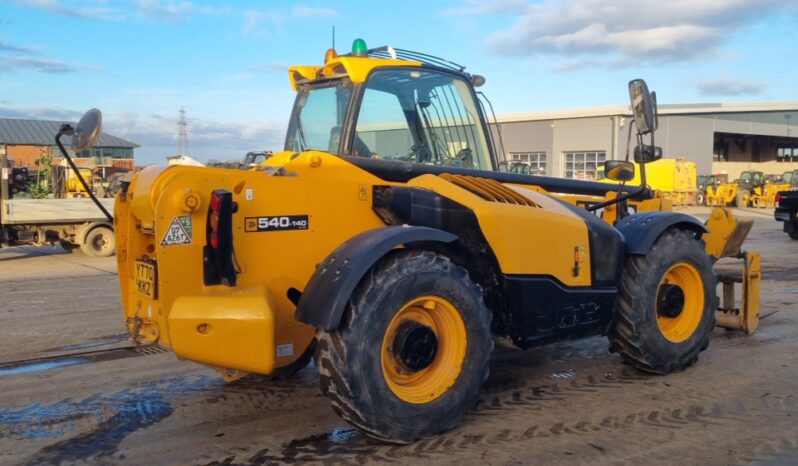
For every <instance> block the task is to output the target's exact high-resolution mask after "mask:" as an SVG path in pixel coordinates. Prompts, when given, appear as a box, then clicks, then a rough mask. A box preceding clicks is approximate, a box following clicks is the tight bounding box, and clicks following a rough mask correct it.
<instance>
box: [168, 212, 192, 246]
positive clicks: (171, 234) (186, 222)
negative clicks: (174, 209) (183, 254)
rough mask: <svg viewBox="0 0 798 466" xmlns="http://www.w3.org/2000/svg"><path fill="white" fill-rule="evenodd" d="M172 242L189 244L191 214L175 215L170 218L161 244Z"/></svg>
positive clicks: (170, 243)
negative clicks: (170, 221) (170, 220)
mask: <svg viewBox="0 0 798 466" xmlns="http://www.w3.org/2000/svg"><path fill="white" fill-rule="evenodd" d="M172 244H191V215H182V216H177V217H175V218H173V219H172V223H170V224H169V228H167V229H166V234H165V235H164V236H163V240H162V241H161V246H170V245H172Z"/></svg>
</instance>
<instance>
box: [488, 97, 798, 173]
mask: <svg viewBox="0 0 798 466" xmlns="http://www.w3.org/2000/svg"><path fill="white" fill-rule="evenodd" d="M497 120H498V128H499V131H500V133H501V140H502V142H503V146H504V147H503V152H504V156H505V159H506V160H507V161H512V160H517V161H523V162H527V163H528V164H529V168H530V169H531V171H533V172H535V171H538V172H539V173H545V174H547V175H550V176H558V177H565V178H584V179H592V178H593V177H594V176H595V171H596V167H597V166H600V164H601V163H602V162H604V161H605V160H608V159H621V158H623V157H624V154H625V151H626V138H627V133H628V130H629V123H630V122H631V121H632V113H631V110H630V108H629V106H624V105H618V106H608V107H596V108H583V109H572V110H557V111H544V112H530V113H515V114H504V115H499V116H498V118H497ZM632 144H633V145H634V137H633V138H632ZM656 144H657V145H658V146H660V147H662V149H663V154H664V157H667V158H676V157H684V158H686V159H688V160H693V161H695V162H696V164H697V166H698V172H699V173H701V174H709V173H727V174H728V175H729V179H734V178H736V177H738V176H739V174H740V172H742V171H744V170H760V171H764V172H765V173H766V174H770V173H773V174H776V173H778V174H780V173H783V172H785V171H788V170H795V169H798V102H773V103H717V104H679V105H660V106H659V130H658V131H657V133H656Z"/></svg>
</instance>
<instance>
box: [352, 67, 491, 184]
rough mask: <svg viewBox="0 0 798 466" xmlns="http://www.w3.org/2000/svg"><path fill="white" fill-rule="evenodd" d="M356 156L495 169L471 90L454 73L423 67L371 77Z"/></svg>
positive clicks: (361, 113)
mask: <svg viewBox="0 0 798 466" xmlns="http://www.w3.org/2000/svg"><path fill="white" fill-rule="evenodd" d="M352 155H355V156H362V157H369V158H373V159H383V160H396V161H405V162H415V163H421V164H426V165H446V166H455V167H462V168H479V169H488V170H491V169H493V164H492V162H491V159H490V152H489V149H488V145H487V139H486V137H485V132H484V130H483V127H482V120H481V118H480V114H479V111H478V110H477V104H476V102H475V100H474V97H473V93H472V92H471V87H470V86H469V85H468V83H466V82H465V81H464V80H463V79H462V78H460V77H458V76H455V75H453V74H450V73H444V72H439V71H434V70H425V69H419V68H393V69H384V70H378V71H375V72H373V73H372V74H371V76H370V77H369V79H368V81H367V82H366V86H365V89H364V92H363V99H362V101H361V104H360V111H359V114H358V119H357V125H356V128H355V138H354V141H353V142H352Z"/></svg>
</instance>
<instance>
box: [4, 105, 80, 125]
mask: <svg viewBox="0 0 798 466" xmlns="http://www.w3.org/2000/svg"><path fill="white" fill-rule="evenodd" d="M4 104H7V102H4ZM82 114H83V113H82V112H78V111H75V110H65V109H59V108H48V107H36V106H32V107H12V106H8V105H0V117H2V118H22V119H33V120H55V121H64V122H71V121H78V120H79V119H80V117H81V115H82Z"/></svg>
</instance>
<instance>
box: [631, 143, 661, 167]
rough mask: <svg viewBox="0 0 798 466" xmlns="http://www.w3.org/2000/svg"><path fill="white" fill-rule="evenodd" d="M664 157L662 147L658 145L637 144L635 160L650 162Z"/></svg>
mask: <svg viewBox="0 0 798 466" xmlns="http://www.w3.org/2000/svg"><path fill="white" fill-rule="evenodd" d="M661 158H662V147H657V146H645V145H644V146H642V147H641V146H637V147H635V162H637V163H649V162H655V161H657V160H659V159H661Z"/></svg>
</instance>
